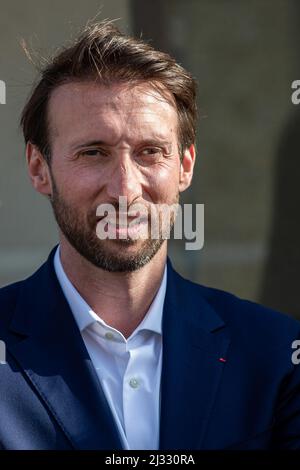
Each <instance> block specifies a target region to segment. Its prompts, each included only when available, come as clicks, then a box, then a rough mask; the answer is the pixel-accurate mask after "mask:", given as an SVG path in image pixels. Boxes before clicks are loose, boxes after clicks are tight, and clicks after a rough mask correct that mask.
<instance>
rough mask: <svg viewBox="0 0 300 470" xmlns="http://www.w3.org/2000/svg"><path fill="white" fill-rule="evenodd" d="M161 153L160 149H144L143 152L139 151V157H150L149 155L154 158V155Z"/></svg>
mask: <svg viewBox="0 0 300 470" xmlns="http://www.w3.org/2000/svg"><path fill="white" fill-rule="evenodd" d="M161 152H162V151H161V149H160V148H158V147H147V148H145V149H143V150H142V151H141V155H142V156H144V155H146V156H147V155H150V156H151V155H154V156H156V155H160V154H161Z"/></svg>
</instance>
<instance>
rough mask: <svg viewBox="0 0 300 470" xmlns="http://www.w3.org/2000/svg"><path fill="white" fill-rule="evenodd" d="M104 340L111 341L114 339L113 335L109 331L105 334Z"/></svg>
mask: <svg viewBox="0 0 300 470" xmlns="http://www.w3.org/2000/svg"><path fill="white" fill-rule="evenodd" d="M105 338H106V339H109V340H112V339H114V335H113V334H112V333H111V332H110V331H109V332H107V333H105Z"/></svg>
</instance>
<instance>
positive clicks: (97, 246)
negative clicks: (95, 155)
mask: <svg viewBox="0 0 300 470" xmlns="http://www.w3.org/2000/svg"><path fill="white" fill-rule="evenodd" d="M51 180H52V192H53V194H52V196H51V197H50V202H51V205H52V209H53V212H54V216H55V219H56V222H57V224H58V226H59V228H60V230H61V231H62V233H63V235H64V236H65V237H66V239H67V240H68V242H69V243H70V244H71V246H72V247H73V248H74V249H75V250H76V251H77V252H78V253H80V255H81V256H83V258H85V259H86V260H87V261H89V262H90V263H92V264H93V265H94V266H96V267H97V268H101V269H104V270H105V271H109V272H123V273H125V272H133V271H136V270H138V269H140V268H142V267H143V266H145V265H146V264H147V263H149V261H150V260H151V259H152V258H153V257H154V256H155V255H156V253H157V252H158V251H159V249H160V248H161V246H162V244H163V243H164V242H165V238H164V237H163V236H162V233H161V232H160V234H159V238H156V239H152V238H151V237H150V228H149V237H148V238H147V239H145V240H140V239H139V240H133V239H130V238H127V239H117V240H100V239H99V238H98V236H97V234H96V211H95V212H93V213H90V214H87V217H86V219H85V220H84V219H83V218H80V216H79V213H78V211H77V210H76V208H75V207H74V206H72V205H71V204H69V203H68V202H67V201H66V200H65V199H64V198H63V197H62V196H61V194H60V192H59V190H58V188H57V185H56V183H55V180H54V178H53V175H51ZM178 198H179V195H177V198H176V202H177V201H178ZM174 222H175V220H174V218H173V217H172V218H171V220H170V228H172V227H173V226H174ZM134 245H136V246H137V249H136V250H134V251H132V250H131V252H129V250H126V248H128V247H130V246H134Z"/></svg>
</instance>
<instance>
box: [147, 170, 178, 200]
mask: <svg viewBox="0 0 300 470" xmlns="http://www.w3.org/2000/svg"><path fill="white" fill-rule="evenodd" d="M178 171H179V170H178V169H173V170H172V171H170V169H167V170H166V169H161V170H160V171H153V172H152V173H151V174H150V175H148V187H149V192H150V194H151V196H152V199H153V200H156V201H157V202H165V203H173V201H174V198H175V197H176V196H177V194H178V192H179V175H178Z"/></svg>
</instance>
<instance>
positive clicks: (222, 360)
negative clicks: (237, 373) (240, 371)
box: [219, 357, 227, 362]
mask: <svg viewBox="0 0 300 470" xmlns="http://www.w3.org/2000/svg"><path fill="white" fill-rule="evenodd" d="M219 361H220V362H226V361H227V359H224V357H219Z"/></svg>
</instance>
